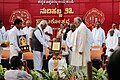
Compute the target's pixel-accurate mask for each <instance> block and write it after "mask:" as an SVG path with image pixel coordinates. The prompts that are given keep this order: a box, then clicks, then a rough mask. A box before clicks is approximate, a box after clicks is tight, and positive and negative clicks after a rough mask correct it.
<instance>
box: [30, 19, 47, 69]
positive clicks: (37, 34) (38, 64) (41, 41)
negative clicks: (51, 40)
mask: <svg viewBox="0 0 120 80" xmlns="http://www.w3.org/2000/svg"><path fill="white" fill-rule="evenodd" d="M46 26H47V22H46V21H45V20H42V21H41V22H40V23H39V24H38V26H37V27H36V28H35V29H34V30H33V33H32V50H33V61H34V70H41V69H42V66H43V47H46V48H47V47H48V45H47V43H46V42H45V34H44V32H43V30H44V29H45V27H46Z"/></svg>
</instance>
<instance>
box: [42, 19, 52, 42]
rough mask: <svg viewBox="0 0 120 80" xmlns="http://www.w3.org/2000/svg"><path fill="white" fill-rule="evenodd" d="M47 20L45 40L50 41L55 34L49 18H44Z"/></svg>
mask: <svg viewBox="0 0 120 80" xmlns="http://www.w3.org/2000/svg"><path fill="white" fill-rule="evenodd" d="M44 20H46V21H47V27H46V28H45V29H44V33H45V40H46V42H47V43H48V42H49V41H50V37H51V36H52V35H53V29H52V27H51V26H49V25H48V19H44Z"/></svg>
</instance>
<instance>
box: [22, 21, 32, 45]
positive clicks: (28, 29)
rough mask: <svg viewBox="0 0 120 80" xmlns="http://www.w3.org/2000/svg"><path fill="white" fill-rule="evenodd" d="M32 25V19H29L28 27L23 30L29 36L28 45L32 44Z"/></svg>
mask: <svg viewBox="0 0 120 80" xmlns="http://www.w3.org/2000/svg"><path fill="white" fill-rule="evenodd" d="M30 25H31V22H30V20H27V21H26V27H24V28H23V32H24V34H26V35H27V38H28V45H29V44H30V31H31V30H32V29H33V28H32V27H31V26H30Z"/></svg>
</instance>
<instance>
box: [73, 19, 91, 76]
mask: <svg viewBox="0 0 120 80" xmlns="http://www.w3.org/2000/svg"><path fill="white" fill-rule="evenodd" d="M74 24H75V26H76V30H75V33H74V34H75V36H74V38H73V39H74V40H73V48H72V50H73V53H72V55H71V65H73V66H75V68H76V71H77V72H78V73H79V71H80V70H79V69H80V68H81V69H83V70H84V72H85V73H87V61H89V60H90V43H89V42H90V41H88V40H89V36H90V35H89V34H88V33H89V31H88V28H87V27H86V25H85V24H84V23H83V22H82V19H81V18H80V17H75V18H74ZM78 76H79V75H78Z"/></svg>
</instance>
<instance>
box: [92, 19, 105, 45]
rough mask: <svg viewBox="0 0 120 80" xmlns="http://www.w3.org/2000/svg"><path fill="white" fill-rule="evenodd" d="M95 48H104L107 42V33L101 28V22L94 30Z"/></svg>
mask: <svg viewBox="0 0 120 80" xmlns="http://www.w3.org/2000/svg"><path fill="white" fill-rule="evenodd" d="M92 36H93V46H102V45H103V43H104V42H105V32H104V30H103V29H102V28H101V22H99V21H98V22H97V23H96V27H95V28H94V29H93V30H92Z"/></svg>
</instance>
